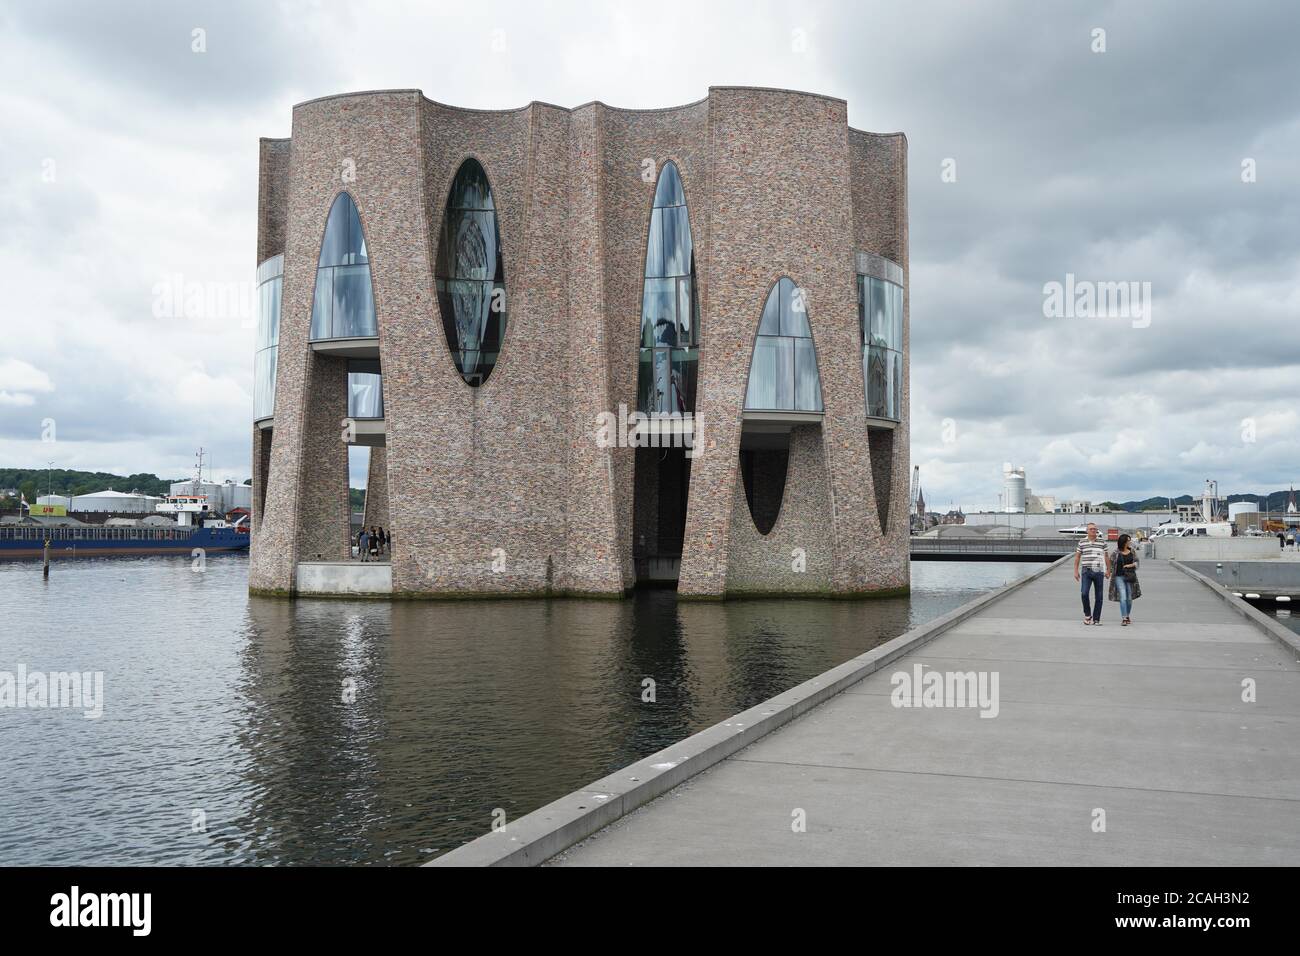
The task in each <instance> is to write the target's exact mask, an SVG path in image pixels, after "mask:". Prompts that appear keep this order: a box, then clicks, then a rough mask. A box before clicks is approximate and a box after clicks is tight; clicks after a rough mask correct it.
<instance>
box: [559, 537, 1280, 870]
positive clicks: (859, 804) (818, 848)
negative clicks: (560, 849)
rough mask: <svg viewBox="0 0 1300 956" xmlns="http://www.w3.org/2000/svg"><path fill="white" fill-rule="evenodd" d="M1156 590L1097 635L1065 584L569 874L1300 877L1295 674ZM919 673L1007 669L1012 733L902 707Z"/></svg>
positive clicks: (1246, 637) (1067, 575)
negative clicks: (1250, 697)
mask: <svg viewBox="0 0 1300 956" xmlns="http://www.w3.org/2000/svg"><path fill="white" fill-rule="evenodd" d="M1142 583H1143V590H1144V595H1143V597H1142V598H1141V599H1140V600H1139V601H1138V602H1137V603H1136V605H1135V607H1134V612H1133V613H1134V618H1135V620H1136V621H1137V624H1136V625H1135V626H1133V627H1120V625H1119V615H1118V614H1117V613H1116V608H1117V605H1115V604H1113V603H1110V602H1107V606H1106V612H1105V616H1104V617H1103V622H1104V624H1103V626H1102V627H1100V628H1094V627H1085V626H1084V625H1083V623H1082V620H1081V618H1082V614H1081V611H1080V610H1079V603H1078V597H1077V590H1078V586H1077V585H1076V584H1075V582H1074V580H1073V577H1072V575H1071V571H1070V565H1069V563H1068V562H1067V563H1065V564H1062V565H1059V566H1058V567H1056V568H1054V569H1053V570H1052V571H1050V572H1049V573H1048V574H1046V575H1045V576H1043V577H1040V578H1039V579H1037V580H1035V581H1032V582H1031V583H1029V584H1027V585H1025V586H1024V587H1022V588H1020V589H1018V590H1016V591H1014V592H1012V593H1011V594H1009V595H1008V596H1006V597H1005V598H1003V599H1002V600H1000V601H998V602H996V603H994V604H992V605H991V606H989V607H988V608H987V610H985V611H984V612H983V613H980V614H978V615H976V616H974V617H972V618H970V619H968V620H966V621H964V622H962V623H960V624H958V625H957V626H956V627H954V628H952V629H951V630H949V631H947V632H946V633H944V634H942V635H940V636H939V637H938V638H936V639H934V640H933V641H932V642H930V643H928V644H926V645H924V646H923V647H921V648H920V649H918V650H917V651H916V652H915V653H912V654H908V655H906V656H905V657H902V658H900V659H898V660H897V661H895V662H894V663H892V664H891V665H889V666H887V667H885V668H883V669H881V670H880V671H877V672H876V673H874V674H872V675H870V676H868V677H867V678H865V679H864V680H862V681H861V682H860V683H858V684H856V685H854V686H853V687H851V688H849V689H848V690H847V691H845V692H844V693H842V694H839V695H838V696H836V697H834V698H832V699H831V700H829V701H828V702H827V703H825V704H822V705H821V706H820V707H817V708H815V709H814V710H812V711H810V712H809V713H807V714H805V715H804V716H802V717H801V718H799V719H797V720H795V721H793V722H792V723H790V724H788V725H787V726H785V727H783V728H781V729H779V730H777V731H775V732H773V733H772V734H770V735H768V736H766V737H764V738H763V739H761V740H759V741H757V742H756V743H754V744H753V745H751V746H749V747H747V748H746V749H744V750H742V751H740V752H738V753H736V754H735V755H733V756H732V757H730V758H728V759H727V760H724V761H722V762H721V763H719V764H718V765H716V766H715V767H713V768H712V769H711V770H708V771H706V772H704V773H702V774H700V775H698V776H696V777H693V778H692V779H690V780H688V781H686V782H685V783H683V784H681V785H680V786H678V787H677V788H676V789H675V790H672V791H670V792H669V793H667V794H665V795H664V796H662V797H660V798H659V799H657V800H655V801H653V802H651V803H649V804H647V805H646V806H645V807H643V808H641V809H640V810H638V811H635V812H633V813H632V814H629V815H628V816H626V817H624V818H623V819H622V820H619V821H618V822H617V823H615V824H614V825H611V826H609V827H607V828H605V829H604V830H602V831H600V832H598V833H597V834H596V835H595V836H593V837H592V838H590V839H588V840H587V841H586V842H585V843H582V844H580V845H578V846H577V847H574V848H573V849H571V850H569V851H568V852H566V853H564V854H562V855H561V856H559V857H557V858H555V859H554V860H553V861H552V862H554V863H563V864H569V865H591V864H609V865H665V864H667V865H673V864H710V865H717V864H758V865H784V864H895V865H897V864H976V865H981V864H1047V865H1051V864H1097V865H1101V864H1119V865H1126V864H1150V865H1173V864H1185V865H1211V864H1282V863H1288V864H1293V865H1294V864H1296V863H1297V862H1300V827H1297V826H1296V822H1295V821H1296V818H1297V814H1298V813H1300V663H1297V661H1296V654H1295V653H1294V652H1293V651H1292V650H1290V649H1288V648H1286V647H1284V646H1283V645H1282V644H1281V643H1279V642H1278V641H1277V640H1275V639H1274V638H1273V637H1271V636H1270V635H1269V634H1268V633H1266V632H1265V631H1264V630H1263V629H1262V628H1261V627H1260V626H1259V625H1258V624H1256V623H1254V622H1252V621H1251V620H1250V619H1248V618H1246V617H1243V616H1241V615H1240V614H1238V613H1237V612H1236V611H1234V610H1233V609H1232V608H1231V607H1229V606H1228V605H1227V604H1226V603H1225V602H1224V601H1223V600H1222V599H1221V598H1219V597H1218V596H1217V595H1215V594H1214V593H1213V592H1212V591H1211V589H1210V588H1208V587H1206V586H1205V585H1204V584H1202V583H1200V582H1199V581H1197V580H1194V579H1193V578H1191V577H1189V576H1188V575H1186V574H1184V573H1183V572H1182V571H1180V570H1178V569H1177V568H1175V567H1173V566H1172V565H1170V564H1169V563H1168V562H1162V561H1149V562H1146V563H1145V564H1144V566H1143V568H1142ZM915 664H922V665H924V666H925V668H926V669H930V668H933V669H936V670H940V671H972V670H973V671H977V672H978V671H994V670H996V671H997V672H998V673H999V676H1000V679H999V691H1000V700H999V710H998V714H997V717H996V718H982V717H981V716H980V713H979V710H978V709H971V708H966V709H956V708H933V709H926V708H911V709H904V708H897V707H894V706H892V705H891V697H890V694H891V689H892V688H891V684H890V677H891V674H893V673H895V672H897V671H911V670H912V668H913V666H914V665H915ZM1245 678H1253V679H1254V680H1255V682H1256V684H1255V686H1256V702H1255V703H1245V702H1243V701H1242V694H1243V688H1242V681H1243V680H1244V679H1245ZM799 810H802V811H803V812H804V814H806V824H807V827H806V832H802V833H800V832H795V828H794V827H793V826H792V823H793V822H795V817H796V813H797V811H799ZM1099 810H1101V811H1104V812H1105V832H1094V827H1095V826H1096V824H1095V823H1094V821H1095V820H1098V819H1100V817H1099V814H1098V811H1099Z"/></svg>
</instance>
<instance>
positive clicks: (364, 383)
mask: <svg viewBox="0 0 1300 956" xmlns="http://www.w3.org/2000/svg"><path fill="white" fill-rule="evenodd" d="M348 417H350V418H383V417H384V393H383V377H382V376H381V375H376V374H374V373H372V372H349V373H348Z"/></svg>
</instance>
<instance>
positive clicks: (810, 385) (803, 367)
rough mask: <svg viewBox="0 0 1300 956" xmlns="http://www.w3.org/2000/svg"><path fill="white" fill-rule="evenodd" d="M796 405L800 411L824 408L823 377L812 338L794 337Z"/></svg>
mask: <svg viewBox="0 0 1300 956" xmlns="http://www.w3.org/2000/svg"><path fill="white" fill-rule="evenodd" d="M793 342H794V374H795V387H794V407H795V410H796V411H800V412H820V411H821V410H822V388H821V377H820V375H819V374H818V372H817V352H816V350H815V349H814V348H813V341H812V339H794V340H793Z"/></svg>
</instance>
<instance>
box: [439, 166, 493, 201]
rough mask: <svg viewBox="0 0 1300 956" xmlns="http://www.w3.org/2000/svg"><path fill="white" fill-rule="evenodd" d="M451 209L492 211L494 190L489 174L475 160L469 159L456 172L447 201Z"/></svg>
mask: <svg viewBox="0 0 1300 956" xmlns="http://www.w3.org/2000/svg"><path fill="white" fill-rule="evenodd" d="M447 206H448V208H450V209H492V208H494V207H493V205H492V190H491V188H490V187H489V186H488V180H487V173H486V172H485V171H484V169H483V166H482V165H481V164H480V163H479V162H478V161H477V160H474V159H467V160H465V162H464V163H462V164H461V167H460V169H459V170H457V172H456V179H455V180H454V181H453V182H452V184H451V195H450V197H449V198H448V200H447Z"/></svg>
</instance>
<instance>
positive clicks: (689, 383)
mask: <svg viewBox="0 0 1300 956" xmlns="http://www.w3.org/2000/svg"><path fill="white" fill-rule="evenodd" d="M699 313H700V309H699V294H698V290H697V288H696V277H695V246H694V243H693V242H692V241H691V222H690V217H689V215H688V213H687V209H686V193H685V191H684V190H683V189H682V178H681V175H680V174H679V173H678V171H677V164H676V163H673V162H672V161H671V160H670V161H669V162H666V163H664V166H663V169H662V170H660V172H659V182H658V184H657V185H656V187H655V196H654V205H653V207H652V209H651V210H650V234H649V236H648V237H647V239H646V256H645V281H644V284H643V286H642V293H641V354H640V361H639V363H638V374H637V408H638V409H639V410H640V411H643V412H658V413H661V414H673V413H684V412H693V411H694V410H695V380H696V369H697V368H698V365H699V345H700V327H699Z"/></svg>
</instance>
